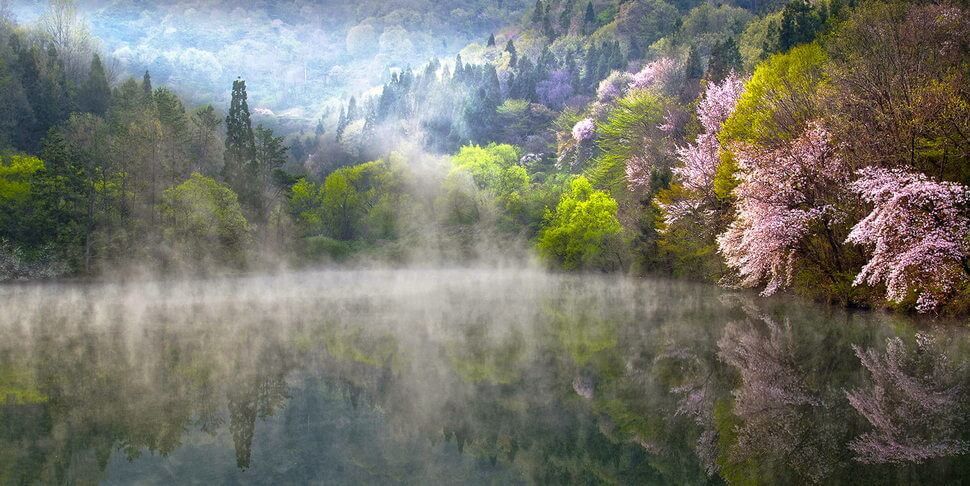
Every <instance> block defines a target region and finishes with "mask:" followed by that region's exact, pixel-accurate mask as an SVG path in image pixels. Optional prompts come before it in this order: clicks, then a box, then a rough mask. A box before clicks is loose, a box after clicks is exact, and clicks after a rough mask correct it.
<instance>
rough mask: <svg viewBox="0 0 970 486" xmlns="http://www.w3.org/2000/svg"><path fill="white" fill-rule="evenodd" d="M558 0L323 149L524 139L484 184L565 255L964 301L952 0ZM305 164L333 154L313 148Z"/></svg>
mask: <svg viewBox="0 0 970 486" xmlns="http://www.w3.org/2000/svg"><path fill="white" fill-rule="evenodd" d="M569 5H570V3H569V2H561V3H557V2H538V4H537V6H536V7H535V9H534V13H535V15H532V16H530V17H529V18H527V19H526V20H525V21H524V22H525V25H522V26H520V27H518V28H515V29H510V32H511V34H510V35H509V37H508V38H503V35H502V34H500V35H499V36H498V37H496V36H492V37H490V38H489V39H488V41H487V42H486V43H484V45H472V46H469V47H468V48H466V49H465V50H463V51H462V55H463V56H464V58H463V56H462V55H460V56H459V57H458V58H457V59H456V60H455V62H454V63H450V64H444V63H441V62H440V61H436V60H433V61H432V62H431V63H429V64H428V65H427V66H426V67H425V68H424V69H423V70H421V72H420V73H415V72H413V71H411V70H405V71H403V72H402V73H400V74H396V75H394V76H393V78H392V80H391V82H390V83H389V84H387V85H386V86H385V87H384V90H383V92H382V94H381V95H380V96H377V97H373V98H370V99H365V100H363V101H361V102H358V101H357V100H353V109H350V108H349V107H348V108H346V109H342V111H341V113H342V114H341V115H340V117H339V119H338V123H337V130H336V133H335V134H334V135H335V139H334V140H333V143H332V144H329V145H326V144H325V145H326V146H327V147H335V146H336V147H345V148H346V147H348V146H353V147H356V148H357V152H355V153H356V154H357V155H356V156H357V157H359V158H360V160H370V159H373V158H378V157H380V156H382V155H383V154H385V153H386V151H387V149H386V148H385V147H381V146H379V145H374V144H371V141H373V140H379V141H386V140H394V139H395V137H398V138H401V137H402V136H403V137H404V138H410V139H420V140H421V141H422V142H423V144H424V146H425V147H426V148H429V149H434V150H438V151H449V152H450V151H453V150H455V148H456V147H459V146H465V145H467V144H478V145H485V144H488V143H507V144H510V145H513V146H516V147H518V150H519V160H518V161H517V162H514V163H508V164H505V165H502V164H499V166H500V167H502V169H500V170H505V169H504V168H505V167H518V168H520V169H522V172H523V174H522V175H523V176H524V177H522V178H520V179H518V180H521V181H525V184H524V185H522V186H519V187H518V189H517V190H515V191H511V192H509V191H506V192H505V193H503V190H501V189H498V188H497V186H496V187H490V186H489V185H488V184H479V189H480V190H483V191H484V192H485V194H486V195H487V196H483V197H486V199H487V198H488V197H491V200H492V201H493V202H494V201H498V200H502V198H503V197H504V196H503V194H506V193H515V194H517V196H516V200H517V201H518V202H519V203H521V204H522V205H521V206H519V208H520V209H521V208H531V209H527V210H524V212H519V213H515V210H514V209H512V208H514V207H516V206H515V205H512V206H505V207H503V206H502V205H497V206H496V207H499V208H500V209H503V210H505V211H511V212H507V213H505V221H506V222H508V221H515V222H516V223H514V224H506V225H505V226H504V228H505V229H507V230H509V231H510V232H512V233H514V234H517V235H520V236H524V237H526V238H529V239H531V240H533V241H534V242H535V244H536V247H537V249H538V250H539V252H540V254H542V255H544V256H545V257H546V259H547V260H548V261H550V262H551V263H553V264H554V265H558V266H561V267H563V268H566V269H613V270H615V269H624V270H630V271H633V272H635V273H638V274H643V273H658V272H659V273H665V274H673V275H676V276H680V277H685V278H694V279H702V280H709V281H713V282H720V283H722V284H725V285H731V286H745V287H756V288H760V289H761V290H762V291H763V293H765V294H771V293H774V292H777V291H781V290H783V289H793V290H795V291H796V292H798V293H802V294H804V295H807V296H810V297H812V298H816V299H820V300H826V301H832V302H837V303H841V304H843V305H850V306H885V305H890V306H897V307H900V308H904V309H917V310H920V311H926V312H929V311H935V312H939V311H946V312H955V313H962V312H965V311H966V310H965V309H966V305H967V303H968V300H967V296H968V295H970V294H968V287H967V285H968V277H970V265H968V254H970V250H968V245H970V242H968V238H970V236H968V232H970V223H968V221H970V219H968V214H967V211H968V207H967V205H968V197H970V196H968V190H967V185H968V182H970V180H968V173H967V166H968V165H967V151H968V139H967V133H970V132H968V130H967V120H968V119H970V116H968V113H967V108H966V107H967V79H966V67H967V66H968V64H967V62H968V57H967V55H968V40H967V31H966V29H964V28H961V27H960V26H962V25H964V24H966V20H967V17H966V10H965V9H964V8H962V7H960V6H957V5H951V4H923V3H916V4H913V3H904V2H882V1H869V2H861V3H858V4H857V3H856V2H851V1H838V0H833V1H828V2H815V3H809V2H806V1H802V0H794V1H791V2H788V3H783V4H773V5H762V6H760V7H759V8H757V9H755V8H752V6H751V5H744V4H738V5H732V4H730V3H725V4H722V5H719V6H714V5H711V4H709V3H703V4H700V5H693V4H689V3H687V4H683V5H672V4H668V3H666V2H662V1H631V2H623V3H621V4H619V5H613V6H609V5H606V6H603V5H594V4H592V3H590V4H588V5H587V7H588V8H587V9H585V10H590V11H592V13H591V14H590V15H585V14H583V15H581V16H579V17H576V16H575V15H574V13H576V12H579V11H580V10H583V9H580V8H576V7H575V6H572V7H570V6H569ZM585 10H583V11H585ZM557 13H559V14H563V15H564V16H563V17H561V18H562V19H564V20H562V21H561V22H555V21H553V20H552V19H554V18H555V17H556V15H557ZM647 13H650V15H652V16H657V18H658V19H660V20H661V21H658V22H655V23H651V22H648V21H645V20H644V17H642V16H643V15H646V14H647ZM571 15H572V16H571ZM577 19H578V20H577ZM632 19H637V21H636V22H634V21H633V20H632ZM646 41H648V42H646ZM530 54H531V55H530ZM467 58H474V60H475V61H476V62H474V63H467V62H465V61H464V60H463V59H467ZM348 114H350V115H348ZM355 125H356V126H355ZM354 134H360V135H354ZM375 134H377V135H376V136H375ZM354 137H356V138H354ZM348 140H353V142H352V143H350V144H348V143H347V141H348ZM471 149H476V150H477V149H478V148H477V147H476V146H475V145H473V146H471V147H469V148H468V149H462V150H461V151H460V152H459V156H456V157H454V159H453V162H452V165H453V166H454V167H461V165H462V164H461V162H460V158H461V153H462V152H465V151H466V150H471ZM327 150H328V149H327V148H322V149H320V150H317V151H316V153H328V152H327ZM481 150H489V149H488V148H483V149H481ZM308 152H310V153H314V150H308ZM344 153H349V151H347V150H345V151H344ZM328 154H330V153H328ZM326 159H327V160H330V161H334V160H342V162H341V163H340V164H338V165H344V164H353V163H355V162H356V161H355V159H354V157H353V156H349V157H345V158H343V159H340V158H339V157H336V158H335V157H332V156H328V157H326ZM308 167H309V168H310V171H311V173H313V172H314V171H315V170H318V171H319V172H320V173H323V174H326V173H328V172H329V171H330V170H332V167H331V168H328V167H327V166H326V165H321V164H314V163H313V157H312V155H311V156H310V160H309V162H308ZM466 172H468V171H467V170H466ZM550 198H551V199H552V200H554V202H553V204H548V202H549V201H550ZM543 204H545V206H541V205H543ZM536 205H539V206H541V207H542V209H538V210H536V209H535V207H536Z"/></svg>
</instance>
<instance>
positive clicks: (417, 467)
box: [0, 268, 970, 484]
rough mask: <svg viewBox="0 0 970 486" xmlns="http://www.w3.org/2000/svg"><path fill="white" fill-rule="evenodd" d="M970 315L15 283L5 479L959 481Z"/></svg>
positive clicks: (542, 292) (395, 276) (1, 354)
mask: <svg viewBox="0 0 970 486" xmlns="http://www.w3.org/2000/svg"><path fill="white" fill-rule="evenodd" d="M968 356H970V338H968V333H967V332H966V325H965V324H964V323H958V322H952V321H951V322H947V321H924V322H916V321H914V320H912V319H911V318H908V317H905V316H899V315H891V314H885V313H879V312H847V311H844V310H840V309H836V308H834V307H827V306H821V305H815V304H811V303H808V302H804V301H800V300H796V299H790V298H771V299H763V298H760V297H757V296H756V295H754V294H752V293H748V292H733V291H728V290H724V289H720V288H717V287H714V286H709V285H700V284H691V283H684V282H677V281H667V280H637V279H626V278H616V277H607V276H590V275H557V274H549V273H546V272H543V271H540V270H530V269H528V268H519V269H514V268H505V269H412V270H346V271H307V272H295V273H286V274H279V275H270V276H252V277H233V278H228V277H227V278H218V279H205V280H188V281H167V282H129V283H125V284H108V283H58V284H38V285H12V286H2V287H0V404H2V405H0V483H2V484H23V483H33V482H39V483H56V484H90V483H103V484H132V483H139V484H173V483H179V484H182V483H200V484H215V483H263V484H267V483H270V484H314V483H324V484H335V483H336V484H389V483H408V484H469V483H471V484H479V483H487V484H576V483H581V484H589V483H614V484H707V483H710V484H719V483H724V482H728V483H731V484H802V483H813V482H814V483H825V484H840V483H853V484H887V483H902V484H940V483H944V484H945V483H949V484H960V483H966V482H968V481H970V456H968V455H967V452H968V446H970V431H968V429H970V419H968V417H970V406H968V401H970V400H968V393H970V368H968V366H967V361H968V360H967V357H968Z"/></svg>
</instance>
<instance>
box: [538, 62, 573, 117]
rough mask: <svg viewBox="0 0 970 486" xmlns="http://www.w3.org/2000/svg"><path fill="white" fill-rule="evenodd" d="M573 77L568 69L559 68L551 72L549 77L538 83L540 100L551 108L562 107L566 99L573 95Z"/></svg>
mask: <svg viewBox="0 0 970 486" xmlns="http://www.w3.org/2000/svg"><path fill="white" fill-rule="evenodd" d="M571 77H572V76H571V75H570V73H569V71H568V70H566V69H557V70H555V71H553V72H551V73H549V77H547V78H546V79H544V80H542V81H539V83H538V84H537V85H536V94H537V95H538V96H539V102H540V103H542V104H543V105H546V106H548V107H551V108H562V106H563V104H565V103H566V100H568V99H569V97H570V96H572V95H573V86H572V82H571V81H570V79H571Z"/></svg>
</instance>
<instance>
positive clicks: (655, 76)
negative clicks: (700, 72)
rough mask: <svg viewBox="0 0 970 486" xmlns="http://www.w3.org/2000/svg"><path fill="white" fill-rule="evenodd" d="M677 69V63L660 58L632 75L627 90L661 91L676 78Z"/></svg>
mask: <svg viewBox="0 0 970 486" xmlns="http://www.w3.org/2000/svg"><path fill="white" fill-rule="evenodd" d="M679 68H680V66H678V64H677V61H674V60H673V59H671V58H669V57H661V58H659V59H657V60H656V61H653V62H651V63H649V64H647V65H646V66H644V67H643V69H641V70H640V71H637V72H636V73H634V74H633V75H632V76H631V77H630V84H629V89H650V88H657V89H663V88H664V87H666V86H667V85H668V84H670V83H671V81H673V80H674V79H675V78H676V76H677V71H678V69H679Z"/></svg>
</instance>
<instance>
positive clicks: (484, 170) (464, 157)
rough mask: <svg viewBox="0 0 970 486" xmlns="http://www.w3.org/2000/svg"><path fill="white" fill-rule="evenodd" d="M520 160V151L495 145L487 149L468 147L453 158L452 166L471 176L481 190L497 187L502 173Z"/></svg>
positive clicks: (476, 146)
mask: <svg viewBox="0 0 970 486" xmlns="http://www.w3.org/2000/svg"><path fill="white" fill-rule="evenodd" d="M518 160H519V151H518V149H516V148H515V147H513V146H511V145H505V144H502V145H499V144H494V143H493V144H490V145H487V146H485V147H481V146H478V145H466V146H464V147H462V148H461V150H459V151H458V153H457V154H455V155H454V156H453V157H452V158H451V162H452V165H454V167H455V168H456V169H459V170H464V171H466V172H468V173H469V174H471V176H472V178H473V179H474V180H475V184H477V185H478V187H479V188H481V189H488V188H494V187H496V185H497V184H498V181H499V178H500V177H501V173H502V171H503V170H504V169H505V168H506V167H510V166H512V165H514V164H515V163H516V162H518Z"/></svg>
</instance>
